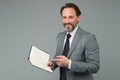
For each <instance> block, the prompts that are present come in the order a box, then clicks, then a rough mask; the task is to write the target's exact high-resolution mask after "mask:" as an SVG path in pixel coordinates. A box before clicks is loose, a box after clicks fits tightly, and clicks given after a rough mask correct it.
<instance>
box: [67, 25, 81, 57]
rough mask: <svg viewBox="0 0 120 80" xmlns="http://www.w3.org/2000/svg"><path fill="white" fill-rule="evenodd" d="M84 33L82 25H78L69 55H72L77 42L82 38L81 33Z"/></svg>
mask: <svg viewBox="0 0 120 80" xmlns="http://www.w3.org/2000/svg"><path fill="white" fill-rule="evenodd" d="M81 33H82V30H81V29H80V27H78V30H77V31H76V33H75V36H74V39H73V41H72V44H71V48H70V51H69V53H68V56H67V57H70V56H71V54H72V52H73V50H74V49H75V47H76V46H77V43H78V41H79V40H80V39H81V35H80V34H81Z"/></svg>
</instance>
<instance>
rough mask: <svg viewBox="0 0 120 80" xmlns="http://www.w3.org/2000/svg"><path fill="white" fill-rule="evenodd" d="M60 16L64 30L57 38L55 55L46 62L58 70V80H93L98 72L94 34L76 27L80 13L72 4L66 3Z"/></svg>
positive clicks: (97, 53) (96, 44) (97, 54)
mask: <svg viewBox="0 0 120 80" xmlns="http://www.w3.org/2000/svg"><path fill="white" fill-rule="evenodd" d="M60 14H61V17H62V23H63V26H64V28H65V31H64V32H61V33H59V34H58V36H57V47H56V55H55V57H54V58H53V59H51V60H50V61H49V62H48V64H47V65H48V66H49V67H50V68H51V69H52V70H54V69H55V68H57V67H59V68H60V80H94V79H93V76H92V73H96V72H98V70H99V47H98V43H97V40H96V37H95V35H94V34H91V33H89V32H86V31H85V30H83V29H81V28H80V27H79V26H78V22H79V21H80V16H81V11H80V9H79V8H78V6H77V5H75V4H74V3H66V4H65V5H64V6H62V7H61V10H60Z"/></svg>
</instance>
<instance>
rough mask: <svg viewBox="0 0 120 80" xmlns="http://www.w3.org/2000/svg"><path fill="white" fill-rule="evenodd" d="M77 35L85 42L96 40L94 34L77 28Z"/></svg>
mask: <svg viewBox="0 0 120 80" xmlns="http://www.w3.org/2000/svg"><path fill="white" fill-rule="evenodd" d="M78 34H79V35H80V36H81V37H82V39H83V40H84V41H85V42H87V41H89V40H93V39H96V36H95V34H94V33H90V32H87V31H85V30H84V29H81V28H79V29H78Z"/></svg>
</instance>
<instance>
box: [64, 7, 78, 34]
mask: <svg viewBox="0 0 120 80" xmlns="http://www.w3.org/2000/svg"><path fill="white" fill-rule="evenodd" d="M79 20H80V16H77V15H76V12H75V10H74V9H73V8H64V9H63V11H62V23H63V25H64V27H65V29H66V31H67V32H72V31H73V30H74V29H75V27H76V26H77V24H78V22H79Z"/></svg>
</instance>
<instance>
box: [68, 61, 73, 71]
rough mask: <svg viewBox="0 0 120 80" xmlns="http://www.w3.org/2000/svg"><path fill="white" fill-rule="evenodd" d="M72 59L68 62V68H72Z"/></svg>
mask: <svg viewBox="0 0 120 80" xmlns="http://www.w3.org/2000/svg"><path fill="white" fill-rule="evenodd" d="M71 62H72V61H71V60H69V64H68V69H70V68H71Z"/></svg>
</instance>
